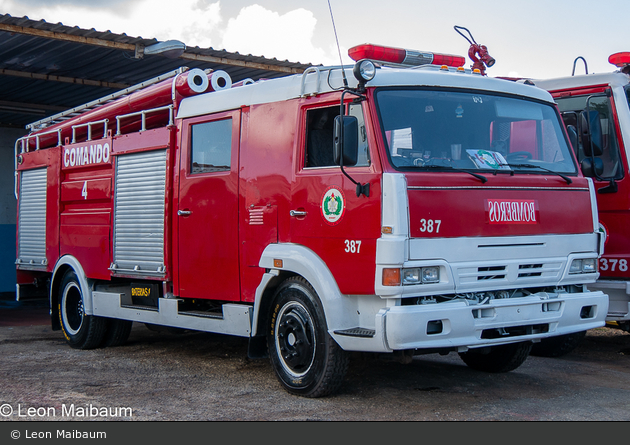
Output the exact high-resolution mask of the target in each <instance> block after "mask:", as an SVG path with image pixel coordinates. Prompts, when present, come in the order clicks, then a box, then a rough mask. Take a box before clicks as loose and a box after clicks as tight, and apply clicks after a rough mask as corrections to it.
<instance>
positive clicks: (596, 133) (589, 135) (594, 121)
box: [580, 110, 603, 156]
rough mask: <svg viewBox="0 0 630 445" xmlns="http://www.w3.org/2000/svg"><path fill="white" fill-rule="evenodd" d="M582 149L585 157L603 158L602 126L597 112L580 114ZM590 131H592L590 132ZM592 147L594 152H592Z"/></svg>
mask: <svg viewBox="0 0 630 445" xmlns="http://www.w3.org/2000/svg"><path fill="white" fill-rule="evenodd" d="M580 119H581V125H580V126H581V127H582V128H581V134H580V136H581V137H582V147H583V148H584V155H585V156H601V155H602V153H603V150H602V126H601V123H600V120H599V113H598V112H597V111H595V110H591V111H589V112H588V116H587V112H586V111H582V113H580ZM589 130H590V131H589ZM591 147H592V150H591Z"/></svg>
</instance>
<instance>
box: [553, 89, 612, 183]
mask: <svg viewBox="0 0 630 445" xmlns="http://www.w3.org/2000/svg"><path fill="white" fill-rule="evenodd" d="M587 98H588V96H575V97H568V98H557V99H556V102H557V104H558V108H559V109H560V112H561V113H562V118H563V120H564V123H565V125H566V126H567V129H568V130H569V133H571V132H572V131H575V132H577V134H580V132H581V131H582V130H581V128H580V127H581V126H582V125H584V123H583V119H581V115H582V114H583V113H586V111H585V110H586V105H587ZM589 108H590V110H594V111H597V113H598V114H597V116H598V117H599V125H600V127H601V139H602V140H601V142H602V155H601V156H599V157H600V158H601V160H602V161H603V164H604V172H603V173H602V175H601V176H602V178H606V179H621V178H623V166H622V163H621V155H620V153H619V143H618V141H617V133H616V130H615V120H614V117H613V115H612V111H611V109H612V104H611V103H610V99H609V98H608V97H606V96H604V95H602V96H592V97H591V99H590V101H589ZM577 143H578V146H577V147H573V148H574V149H575V150H576V154H577V158H578V162H582V159H584V158H585V157H586V155H585V152H584V147H582V140H581V138H580V137H577Z"/></svg>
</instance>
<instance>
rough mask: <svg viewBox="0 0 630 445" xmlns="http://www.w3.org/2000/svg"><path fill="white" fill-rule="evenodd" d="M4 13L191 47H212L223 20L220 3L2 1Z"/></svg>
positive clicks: (193, 0)
mask: <svg viewBox="0 0 630 445" xmlns="http://www.w3.org/2000/svg"><path fill="white" fill-rule="evenodd" d="M35 3H37V2H35ZM0 10H4V11H6V12H8V13H9V14H11V15H13V16H29V17H30V18H31V19H33V20H45V21H47V22H50V23H56V22H60V23H63V24H64V25H67V26H79V27H81V28H86V29H91V28H94V29H96V30H97V31H112V32H114V33H118V34H122V33H125V34H127V35H129V36H132V37H144V38H154V37H155V38H157V39H158V40H169V39H178V40H181V41H183V42H184V43H186V45H188V46H201V47H210V46H212V42H211V39H210V37H209V35H210V33H211V31H213V30H214V29H215V28H216V27H217V26H219V24H220V23H221V21H222V19H221V10H220V2H219V1H217V2H215V3H210V1H208V0H177V2H173V0H135V1H131V2H129V1H128V2H126V3H125V4H124V5H120V4H113V5H112V4H106V3H96V4H93V3H92V2H85V1H83V2H81V3H78V4H77V3H74V2H71V1H64V2H60V3H59V2H46V3H45V4H43V5H36V4H35V5H34V4H33V2H27V4H24V3H23V2H21V1H17V0H0Z"/></svg>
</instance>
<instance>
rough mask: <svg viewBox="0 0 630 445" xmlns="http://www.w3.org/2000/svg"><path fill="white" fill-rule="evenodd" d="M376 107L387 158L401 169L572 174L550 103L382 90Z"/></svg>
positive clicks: (463, 93) (567, 150) (572, 166)
mask: <svg viewBox="0 0 630 445" xmlns="http://www.w3.org/2000/svg"><path fill="white" fill-rule="evenodd" d="M376 102H377V105H378V110H379V114H380V121H381V125H382V129H383V133H384V134H383V136H384V140H385V142H386V144H387V149H388V156H389V159H390V161H391V163H392V165H393V166H394V167H395V168H397V169H399V170H424V171H431V172H436V171H437V172H439V171H457V170H458V169H468V170H475V169H477V170H481V171H497V170H499V171H502V170H505V171H509V172H516V173H518V172H527V173H543V174H544V173H545V172H549V171H551V172H556V173H565V174H569V175H571V174H576V172H577V168H576V165H575V162H574V160H573V157H572V155H571V151H570V148H569V145H568V141H567V140H566V138H565V134H564V132H563V131H562V127H561V123H560V118H559V115H558V113H557V112H556V110H555V108H554V107H553V106H552V105H550V104H545V103H542V102H537V101H530V100H525V99H522V98H514V97H509V96H504V95H493V94H487V93H478V92H471V91H461V90H457V91H452V90H446V89H444V90H437V91H436V90H428V89H414V88H384V89H380V90H379V91H377V93H376ZM436 167H443V169H440V168H436Z"/></svg>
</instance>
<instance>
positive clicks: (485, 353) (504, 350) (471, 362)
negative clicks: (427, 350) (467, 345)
mask: <svg viewBox="0 0 630 445" xmlns="http://www.w3.org/2000/svg"><path fill="white" fill-rule="evenodd" d="M531 349H532V344H531V343H530V342H521V343H510V344H507V345H499V346H490V347H487V348H481V349H479V350H476V349H471V350H470V351H467V352H461V353H460V354H459V356H460V357H461V359H462V360H463V361H464V363H466V364H467V365H468V366H469V367H470V368H472V369H476V370H477V371H485V372H496V373H498V372H509V371H513V370H515V369H516V368H518V367H519V366H521V365H522V364H523V363H524V362H525V360H527V357H528V356H529V351H530V350H531Z"/></svg>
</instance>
